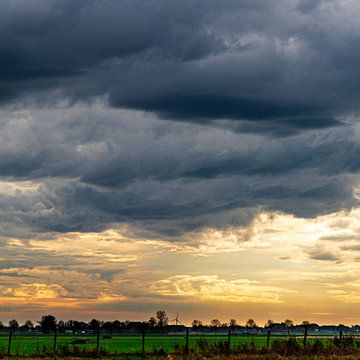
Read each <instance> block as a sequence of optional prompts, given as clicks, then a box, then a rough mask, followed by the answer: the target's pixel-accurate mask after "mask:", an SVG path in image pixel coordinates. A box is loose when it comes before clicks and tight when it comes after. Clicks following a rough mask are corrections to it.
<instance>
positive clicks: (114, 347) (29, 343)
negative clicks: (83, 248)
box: [0, 334, 331, 355]
mask: <svg viewBox="0 0 360 360" xmlns="http://www.w3.org/2000/svg"><path fill="white" fill-rule="evenodd" d="M286 338H287V337H284V336H276V335H274V336H272V337H271V339H270V343H272V342H273V341H275V340H279V339H286ZM316 338H318V339H321V341H322V342H323V343H324V344H326V345H327V343H330V341H331V339H330V338H327V337H316ZM200 339H203V340H205V341H206V343H207V344H210V345H211V344H215V343H219V342H223V343H225V342H227V340H228V337H227V336H226V335H199V336H197V335H190V337H189V348H190V349H193V350H198V345H199V340H200ZM300 339H301V336H299V341H301V340H300ZM185 341H186V337H185V334H184V335H163V336H162V335H146V338H145V351H146V352H147V353H153V352H159V351H162V350H163V351H165V352H167V353H171V352H174V351H178V350H179V349H180V348H182V347H184V346H185ZM308 341H309V343H311V342H313V341H315V338H314V337H310V338H309V339H308ZM53 344H54V338H53V336H52V335H50V336H48V335H20V334H18V335H17V334H14V335H13V337H12V344H11V354H13V355H16V354H19V355H42V354H47V353H51V352H52V351H53ZM245 344H247V345H248V346H250V347H251V346H252V345H255V346H256V347H258V348H261V347H265V346H266V336H265V335H254V336H249V335H234V336H232V337H231V346H232V348H236V347H238V346H239V345H245ZM95 348H96V336H95V335H77V336H74V335H59V336H58V337H57V349H59V350H62V351H63V350H64V349H68V350H69V352H71V351H73V350H74V349H75V350H77V349H80V350H86V351H92V350H94V349H95ZM100 349H101V350H103V352H104V353H105V352H106V353H127V354H131V353H140V352H141V351H142V339H141V336H138V335H112V336H108V335H105V336H103V335H102V336H100ZM7 350H8V337H7V336H6V334H4V335H0V353H2V354H6V353H7Z"/></svg>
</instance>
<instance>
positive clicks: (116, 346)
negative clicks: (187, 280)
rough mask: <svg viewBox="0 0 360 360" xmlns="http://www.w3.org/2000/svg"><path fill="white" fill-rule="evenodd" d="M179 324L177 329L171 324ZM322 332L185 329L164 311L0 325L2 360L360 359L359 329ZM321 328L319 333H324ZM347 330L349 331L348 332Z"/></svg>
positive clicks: (216, 325) (282, 327) (278, 326)
mask: <svg viewBox="0 0 360 360" xmlns="http://www.w3.org/2000/svg"><path fill="white" fill-rule="evenodd" d="M173 322H175V324H174V325H171V323H173ZM325 328H326V329H327V328H329V330H331V331H332V332H331V331H329V332H328V333H326V332H324V331H323V330H324V329H321V327H319V325H317V324H311V323H309V322H308V321H304V322H302V323H301V324H300V325H295V324H294V322H293V321H292V320H290V319H286V320H285V321H284V322H282V323H275V322H274V321H272V320H268V321H267V322H266V324H265V326H264V327H260V326H258V325H257V323H256V321H255V320H254V319H249V320H248V321H247V322H246V323H245V325H243V326H241V325H239V324H238V323H237V321H236V320H235V319H230V320H229V322H228V323H221V322H220V320H219V319H216V318H215V319H213V320H212V321H211V322H210V324H208V325H204V324H203V323H202V321H201V320H194V321H193V322H192V327H191V328H186V327H185V326H184V325H182V324H181V322H180V320H179V314H177V316H176V318H175V319H174V320H171V321H169V318H168V316H167V314H166V312H165V311H162V310H160V311H157V312H156V314H155V316H154V317H151V318H150V319H149V321H144V322H130V321H119V320H115V321H105V322H103V321H99V320H97V319H92V320H91V321H90V322H88V323H86V322H82V321H76V320H68V321H57V319H56V318H55V317H54V316H52V315H45V316H42V318H41V319H40V320H39V321H38V322H37V324H36V325H34V324H33V323H32V322H31V321H30V320H28V321H26V322H25V323H24V324H23V325H20V324H19V323H18V321H16V320H15V319H13V320H11V321H10V322H9V323H8V326H4V325H3V324H2V323H1V322H0V357H6V356H8V355H9V354H10V355H12V356H28V357H29V356H31V357H34V356H42V357H46V356H53V355H57V356H59V357H71V356H74V357H83V358H85V357H94V356H102V357H107V356H109V357H116V356H120V355H121V356H122V355H129V356H130V355H131V356H135V355H137V356H140V355H141V356H144V355H148V356H154V357H156V358H157V357H161V356H167V355H169V356H171V357H175V358H176V357H177V356H183V355H187V356H189V357H190V358H194V359H195V358H196V359H205V358H214V357H219V358H220V357H222V356H227V357H232V358H234V359H237V358H238V359H241V358H244V359H245V358H246V359H248V358H250V357H253V358H254V359H257V358H259V359H260V358H264V359H265V358H267V359H271V358H276V359H281V358H282V357H285V358H286V357H292V358H294V357H295V358H304V357H308V358H311V357H312V356H318V357H319V356H320V357H321V356H328V357H332V358H333V357H334V356H354V355H356V356H359V357H360V337H356V336H355V334H360V329H359V328H358V327H353V328H352V329H351V330H352V331H353V334H352V335H351V334H350V328H348V327H346V326H344V325H338V326H335V327H331V326H330V327H325ZM320 330H321V331H320ZM347 331H349V332H347Z"/></svg>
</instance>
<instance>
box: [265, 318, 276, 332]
mask: <svg viewBox="0 0 360 360" xmlns="http://www.w3.org/2000/svg"><path fill="white" fill-rule="evenodd" d="M273 325H274V321H273V320H271V319H269V320H268V321H267V322H266V324H265V327H267V328H270V330H271V328H272V326H273Z"/></svg>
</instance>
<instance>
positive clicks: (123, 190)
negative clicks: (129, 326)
mask: <svg viewBox="0 0 360 360" xmlns="http://www.w3.org/2000/svg"><path fill="white" fill-rule="evenodd" d="M359 16H360V2H359V1H357V0H273V1H268V0H181V1H177V0H174V1H170V0H121V1H117V0H102V1H100V0H76V1H74V0H2V1H1V2H0V320H1V321H3V322H7V321H9V320H10V319H12V318H16V319H18V320H19V321H21V322H23V321H25V320H27V319H30V320H33V321H34V320H38V319H39V318H40V317H41V315H43V314H48V313H51V314H53V315H55V316H56V317H57V318H58V319H63V320H67V319H70V318H75V319H79V320H85V321H89V320H91V319H92V318H94V317H95V318H99V319H103V320H106V319H119V320H148V319H149V317H150V316H153V315H154V313H155V311H157V310H160V309H163V310H166V311H167V313H168V314H169V317H170V319H173V318H175V316H176V313H177V312H179V314H180V315H179V317H180V320H182V321H183V322H184V323H186V324H189V323H190V322H191V321H192V320H193V319H200V320H203V322H205V323H206V322H209V321H210V320H211V319H213V318H219V319H220V320H221V321H222V322H228V321H229V319H230V318H235V319H237V320H238V322H239V323H240V324H244V323H245V322H246V320H247V319H248V318H254V319H255V320H256V321H257V322H258V323H259V324H260V325H263V324H264V323H265V322H266V321H267V320H268V319H269V318H270V319H273V320H275V321H283V320H285V319H286V318H290V319H292V320H294V321H295V322H301V321H303V320H308V321H315V322H318V323H321V324H338V323H340V322H342V323H345V324H357V323H360V201H359V200H360V121H359V119H358V118H359V114H360V22H359Z"/></svg>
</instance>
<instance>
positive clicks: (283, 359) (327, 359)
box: [2, 354, 360, 360]
mask: <svg viewBox="0 0 360 360" xmlns="http://www.w3.org/2000/svg"><path fill="white" fill-rule="evenodd" d="M2 359H4V360H10V359H11V360H14V359H24V360H25V359H26V360H54V359H63V357H61V356H56V357H54V356H52V357H25V356H11V357H2ZM66 359H67V360H87V359H103V360H110V359H111V360H115V359H119V360H359V359H360V357H359V356H358V355H330V356H329V355H298V356H281V355H276V354H268V355H245V354H244V355H230V356H224V355H223V356H219V355H215V356H202V355H195V356H194V355H188V356H184V355H167V356H159V355H151V356H149V355H146V356H137V355H118V356H108V357H87V358H84V357H81V358H79V357H67V358H66Z"/></svg>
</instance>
